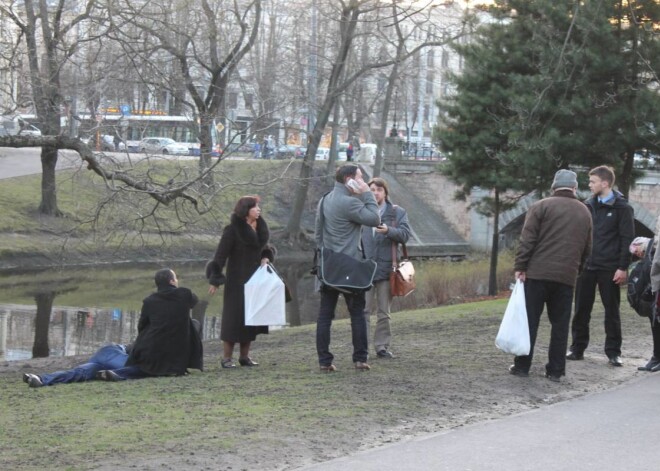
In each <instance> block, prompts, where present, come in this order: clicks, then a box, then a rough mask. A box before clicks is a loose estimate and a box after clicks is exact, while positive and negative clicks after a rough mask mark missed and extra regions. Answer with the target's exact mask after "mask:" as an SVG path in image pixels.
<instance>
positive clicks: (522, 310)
mask: <svg viewBox="0 0 660 471" xmlns="http://www.w3.org/2000/svg"><path fill="white" fill-rule="evenodd" d="M495 345H497V348H499V349H500V350H502V351H503V352H505V353H511V354H512V355H519V356H522V355H529V323H528V322H527V307H526V306H525V285H523V283H522V281H520V280H517V281H516V285H515V286H514V288H513V291H512V292H511V298H510V299H509V304H507V306H506V311H505V312H504V318H503V319H502V324H500V330H499V332H497V337H495Z"/></svg>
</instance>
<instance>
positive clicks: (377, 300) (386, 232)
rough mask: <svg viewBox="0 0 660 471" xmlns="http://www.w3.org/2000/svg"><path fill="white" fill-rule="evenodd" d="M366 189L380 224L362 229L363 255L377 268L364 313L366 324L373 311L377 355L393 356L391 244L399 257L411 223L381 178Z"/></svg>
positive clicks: (372, 181) (371, 182)
mask: <svg viewBox="0 0 660 471" xmlns="http://www.w3.org/2000/svg"><path fill="white" fill-rule="evenodd" d="M369 188H370V189H371V192H372V193H373V194H374V197H375V198H376V203H378V209H379V211H380V221H381V224H380V226H378V227H363V228H362V245H363V247H364V254H365V257H366V258H370V259H371V260H374V261H375V262H376V263H377V265H378V268H377V269H376V276H375V277H374V286H373V288H372V289H371V290H370V291H368V292H367V299H366V302H367V303H366V308H365V314H366V316H367V325H368V324H369V321H370V318H371V314H372V313H375V314H376V329H375V330H374V347H375V349H376V355H377V356H378V357H379V358H392V357H393V355H392V352H391V351H390V342H391V339H392V331H391V328H390V308H391V305H392V294H391V293H390V273H392V266H393V260H392V245H395V248H396V250H397V253H398V254H399V255H398V256H399V257H400V253H399V249H400V244H405V243H406V242H408V239H409V238H410V224H409V223H408V215H407V213H406V210H405V209H403V208H402V207H400V206H395V205H393V204H392V203H391V202H390V200H389V187H388V185H387V182H386V181H385V180H384V179H382V178H378V177H375V178H372V179H371V181H370V182H369Z"/></svg>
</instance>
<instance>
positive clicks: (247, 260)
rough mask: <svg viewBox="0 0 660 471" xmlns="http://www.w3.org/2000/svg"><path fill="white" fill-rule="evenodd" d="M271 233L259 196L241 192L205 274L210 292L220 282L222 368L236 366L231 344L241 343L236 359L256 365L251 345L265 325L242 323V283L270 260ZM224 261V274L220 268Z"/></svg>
mask: <svg viewBox="0 0 660 471" xmlns="http://www.w3.org/2000/svg"><path fill="white" fill-rule="evenodd" d="M269 237H270V233H269V231H268V225H267V224H266V221H264V220H263V218H262V217H261V208H259V197H258V196H243V197H242V198H240V199H239V200H238V202H237V203H236V207H235V208H234V212H233V213H232V215H231V222H230V223H229V225H227V226H226V227H225V228H224V230H223V232H222V238H221V239H220V243H219V244H218V249H217V250H216V252H215V257H213V260H212V261H211V262H209V264H208V266H207V269H206V272H207V273H206V276H207V278H208V280H209V284H210V286H209V294H211V295H213V294H215V292H216V291H217V290H218V287H219V286H220V285H222V284H224V285H225V298H224V304H223V309H222V324H221V326H220V340H222V343H223V356H222V361H221V365H222V367H223V368H235V367H236V364H235V363H234V360H233V359H232V355H233V352H234V345H235V344H236V343H238V344H239V345H240V354H239V355H240V356H239V358H238V362H239V364H240V365H241V366H257V365H258V363H257V362H255V361H253V360H252V359H251V358H250V345H251V344H252V342H253V341H254V339H255V338H256V337H257V334H267V333H268V326H246V325H245V297H244V294H243V286H244V285H245V283H246V282H247V281H248V280H249V279H250V277H251V276H252V275H253V274H254V272H255V271H256V270H257V269H258V268H259V266H260V265H265V264H266V263H268V262H269V261H271V262H272V261H273V258H274V253H273V252H274V250H273V248H272V247H270V246H269V245H268V239H269ZM225 264H226V265H227V272H226V273H227V274H226V276H225V275H223V270H224V268H225Z"/></svg>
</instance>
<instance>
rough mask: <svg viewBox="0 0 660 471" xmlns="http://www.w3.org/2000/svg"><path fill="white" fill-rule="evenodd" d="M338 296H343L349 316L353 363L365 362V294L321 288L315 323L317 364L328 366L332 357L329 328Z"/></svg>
mask: <svg viewBox="0 0 660 471" xmlns="http://www.w3.org/2000/svg"><path fill="white" fill-rule="evenodd" d="M339 294H343V295H344V300H345V301H346V306H347V307H348V312H349V314H350V315H351V333H352V338H353V362H358V361H361V362H366V361H367V356H368V340H367V319H366V317H365V315H364V306H365V293H364V291H362V292H360V293H355V294H348V293H340V292H339V291H337V290H335V289H332V288H329V287H327V286H323V287H321V307H320V309H319V318H318V320H317V321H316V352H317V353H318V355H319V364H320V365H321V366H329V365H331V364H332V360H333V359H334V356H333V355H332V353H330V328H331V327H332V319H334V318H335V308H336V307H337V300H338V299H339Z"/></svg>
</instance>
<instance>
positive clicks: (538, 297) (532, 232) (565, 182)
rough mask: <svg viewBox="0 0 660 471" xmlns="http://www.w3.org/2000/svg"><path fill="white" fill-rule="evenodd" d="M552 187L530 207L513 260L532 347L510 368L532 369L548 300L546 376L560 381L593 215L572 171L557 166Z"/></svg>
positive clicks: (518, 373) (513, 371)
mask: <svg viewBox="0 0 660 471" xmlns="http://www.w3.org/2000/svg"><path fill="white" fill-rule="evenodd" d="M551 188H552V190H553V194H552V196H549V197H548V198H544V199H542V200H541V201H537V202H536V203H534V204H533V205H532V206H531V208H529V210H528V211H527V216H526V217H525V224H524V226H523V230H522V234H521V236H520V245H519V247H518V251H517V254H516V260H515V265H514V266H515V275H516V278H517V279H519V280H521V281H522V282H524V283H525V304H526V308H527V320H528V323H529V337H530V351H529V355H524V356H516V357H515V358H514V363H513V365H511V367H510V368H509V372H510V373H511V374H513V375H516V376H528V375H529V369H530V367H531V365H532V358H533V356H534V344H535V343H536V334H537V331H538V328H539V322H540V320H541V314H542V313H543V307H544V305H545V306H546V308H547V311H548V318H549V319H550V324H551V325H552V329H551V333H550V348H549V349H548V363H547V364H546V365H545V376H546V378H548V379H549V380H551V381H557V382H558V381H560V378H561V377H562V376H563V375H565V374H566V357H565V352H566V345H567V343H568V325H569V322H570V320H571V302H572V300H573V287H574V286H575V280H576V278H577V276H578V273H579V272H580V271H581V270H582V268H583V267H584V264H585V262H586V260H587V257H588V256H589V253H590V252H591V237H592V235H591V231H592V221H591V217H590V215H589V211H588V210H587V208H586V207H585V206H584V204H582V203H581V202H580V201H579V200H578V199H577V197H576V192H577V176H576V175H575V173H574V172H571V171H570V170H559V171H558V172H557V173H556V174H555V178H554V181H553V182H552V187H551Z"/></svg>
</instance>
